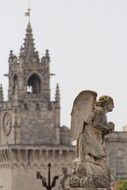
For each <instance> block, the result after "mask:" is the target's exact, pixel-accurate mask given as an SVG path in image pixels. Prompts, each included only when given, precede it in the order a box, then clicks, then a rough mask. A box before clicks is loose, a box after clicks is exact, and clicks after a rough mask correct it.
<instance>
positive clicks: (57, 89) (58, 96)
mask: <svg viewBox="0 0 127 190" xmlns="http://www.w3.org/2000/svg"><path fill="white" fill-rule="evenodd" d="M55 101H56V102H59V101H60V90H59V85H58V84H57V85H56V94H55Z"/></svg>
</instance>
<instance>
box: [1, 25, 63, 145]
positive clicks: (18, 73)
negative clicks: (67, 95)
mask: <svg viewBox="0 0 127 190" xmlns="http://www.w3.org/2000/svg"><path fill="white" fill-rule="evenodd" d="M50 75H51V74H50V56H49V51H48V50H46V52H45V55H44V56H42V58H39V55H38V52H37V51H36V50H35V47H34V39H33V33H32V28H31V23H30V22H28V25H27V29H26V35H25V39H24V43H23V45H22V46H21V48H20V53H19V56H16V55H15V54H14V53H13V51H12V50H11V51H10V55H9V73H8V74H6V76H7V77H8V80H9V89H8V101H7V102H6V103H5V102H3V104H2V106H3V107H4V109H3V110H1V112H2V113H1V114H2V116H1V120H2V119H3V118H4V114H6V112H7V113H8V118H7V121H8V120H9V122H7V121H5V124H6V123H8V125H9V126H8V128H9V129H8V130H7V131H9V133H7V132H4V133H3V134H2V135H1V142H2V143H3V144H6V143H13V144H17V143H18V144H19V143H21V144H60V94H59V87H58V84H57V86H56V93H55V100H54V101H51V100H50V99H51V95H50ZM1 91H2V90H1ZM1 99H2V98H1ZM9 106H10V110H9V111H8V108H9ZM5 119H6V117H5ZM1 125H3V121H1ZM10 125H11V126H10ZM5 128H7V127H5Z"/></svg>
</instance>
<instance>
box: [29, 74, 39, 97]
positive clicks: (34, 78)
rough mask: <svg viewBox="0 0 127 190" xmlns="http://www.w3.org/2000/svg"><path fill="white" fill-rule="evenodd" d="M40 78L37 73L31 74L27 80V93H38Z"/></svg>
mask: <svg viewBox="0 0 127 190" xmlns="http://www.w3.org/2000/svg"><path fill="white" fill-rule="evenodd" d="M40 92H41V80H40V78H39V76H38V75H37V74H32V75H31V76H30V77H29V79H28V81H27V93H28V94H40Z"/></svg>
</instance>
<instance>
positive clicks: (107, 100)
mask: <svg viewBox="0 0 127 190" xmlns="http://www.w3.org/2000/svg"><path fill="white" fill-rule="evenodd" d="M110 102H111V103H112V104H113V99H112V98H111V97H110V96H100V98H99V99H98V101H97V102H95V106H105V105H107V104H109V103H110Z"/></svg>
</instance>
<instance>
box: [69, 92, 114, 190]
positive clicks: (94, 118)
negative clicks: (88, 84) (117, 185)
mask: <svg viewBox="0 0 127 190" xmlns="http://www.w3.org/2000/svg"><path fill="white" fill-rule="evenodd" d="M96 95H97V94H96V93H95V92H93V91H88V90H87V91H82V92H81V93H79V95H78V96H77V97H76V99H75V101H74V104H73V108H72V113H71V116H72V119H71V131H72V137H73V138H74V139H76V140H77V159H75V160H74V161H73V166H72V168H73V174H72V175H71V176H70V177H69V184H70V187H75V188H76V187H84V188H110V187H111V186H112V185H113V177H112V175H111V171H110V166H109V163H108V157H107V153H106V149H105V142H104V137H105V136H106V135H107V134H109V133H112V132H113V131H114V126H115V125H114V123H113V122H108V121H107V117H106V114H107V113H108V112H111V111H112V110H113V108H114V104H113V99H112V98H111V97H109V96H101V97H100V98H99V100H98V101H97V100H96ZM78 128H79V129H78ZM76 131H77V132H76Z"/></svg>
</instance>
